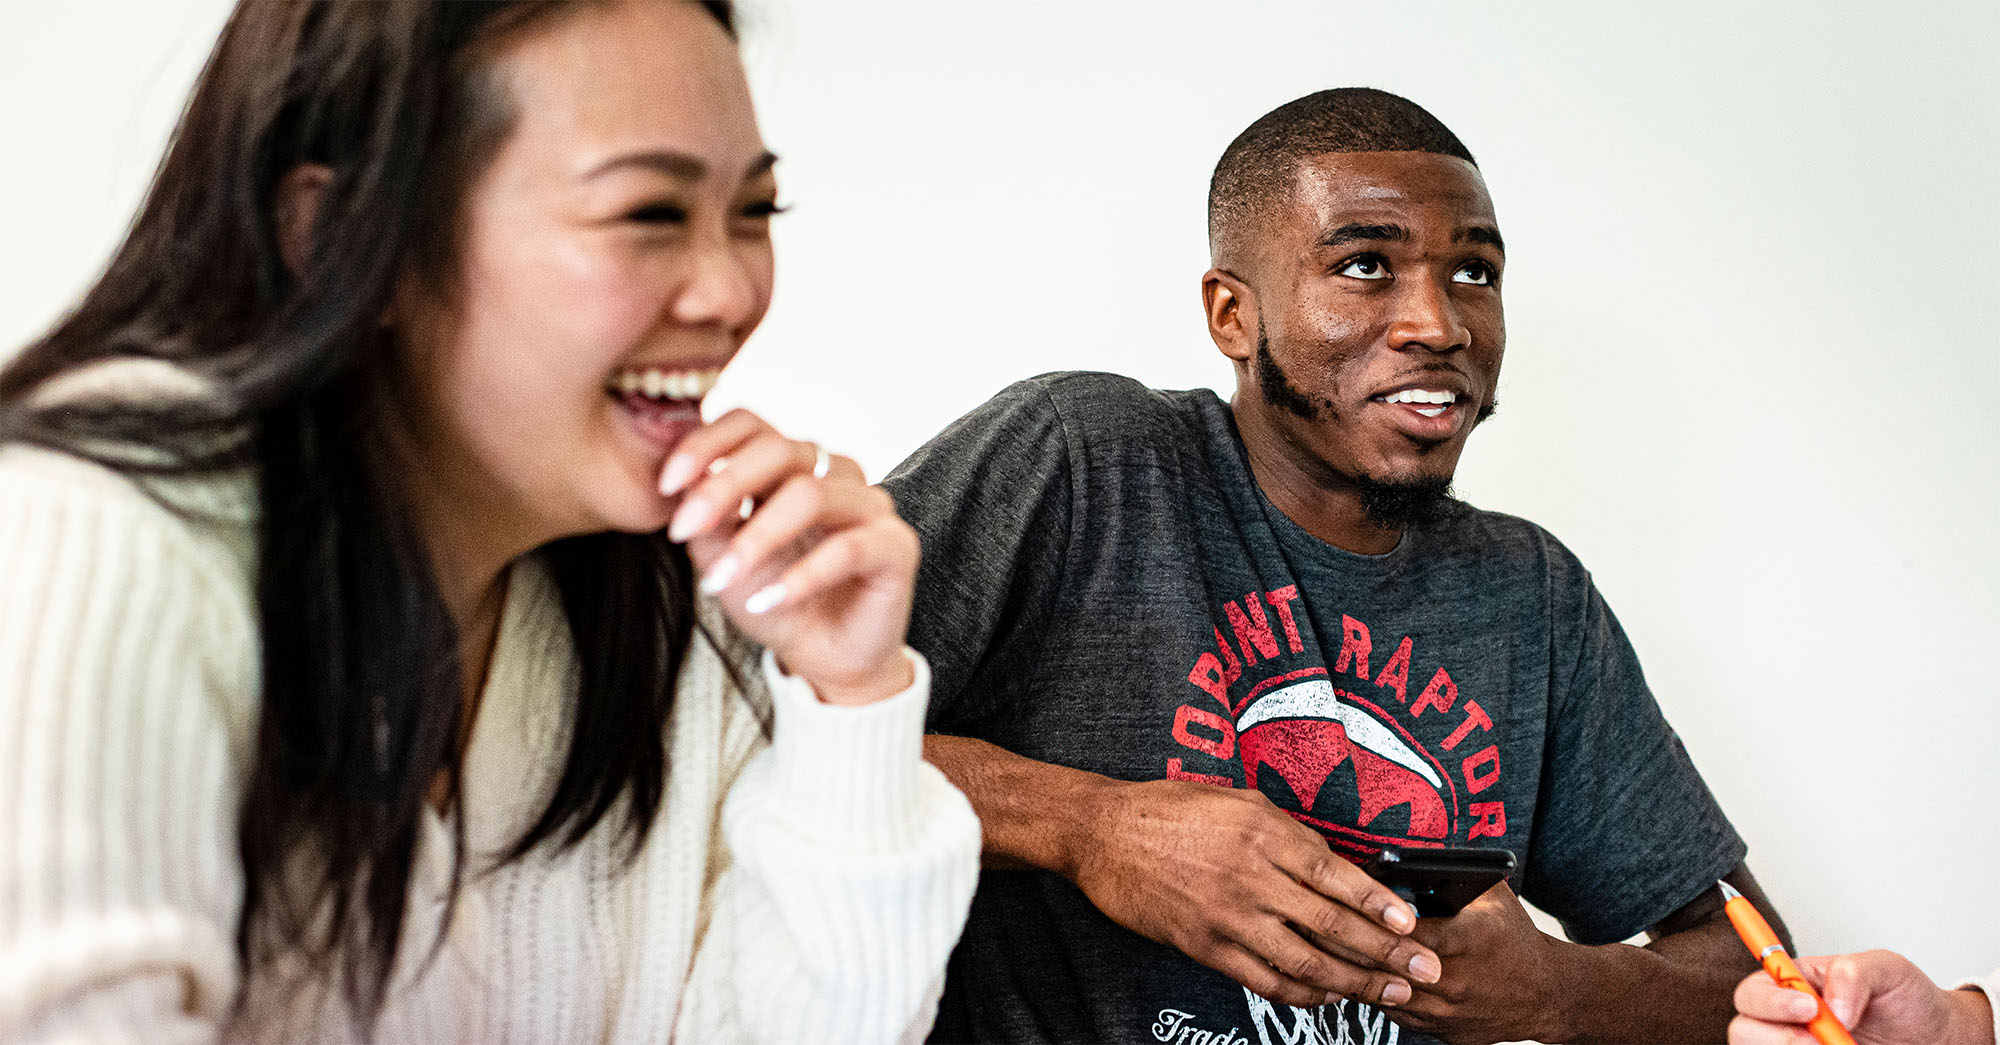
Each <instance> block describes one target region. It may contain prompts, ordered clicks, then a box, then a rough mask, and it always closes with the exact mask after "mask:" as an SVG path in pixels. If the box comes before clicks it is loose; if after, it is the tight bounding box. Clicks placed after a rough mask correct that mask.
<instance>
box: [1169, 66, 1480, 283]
mask: <svg viewBox="0 0 2000 1045" xmlns="http://www.w3.org/2000/svg"><path fill="white" fill-rule="evenodd" d="M1328 152H1435V153H1440V154H1442V155H1445V156H1456V157H1458V158H1459V159H1461V160H1464V161H1465V162H1467V163H1470V164H1472V165H1473V166H1475V167H1477V166H1478V165H1479V161H1477V160H1475V159H1473V158H1472V153H1471V152H1470V151H1468V150H1467V149H1466V147H1465V145H1464V143H1462V142H1460V141H1459V140H1458V135H1456V134H1453V133H1451V129H1450V128H1448V127H1446V126H1445V125H1444V124H1443V123H1441V122H1439V120H1438V118H1437V117H1435V116H1432V115H1431V114H1430V113H1429V112H1428V111H1426V110H1425V109H1424V107H1423V106H1421V105H1418V104H1417V103H1415V102H1413V101H1410V100H1409V99H1408V98H1404V97H1402V96H1400V95H1394V94H1390V93H1389V92H1387V91H1378V90H1375V89H1374V88H1372V87H1336V88H1333V89H1331V90H1326V91H1315V92H1314V93H1312V94H1308V95H1306V96H1305V97H1303V98H1299V99H1296V100H1293V101H1289V102H1286V103H1285V104H1283V105H1280V106H1278V107H1277V108H1275V109H1272V110H1271V111H1270V112H1267V113H1265V114H1264V115H1263V116H1261V117H1258V119H1257V122H1255V123H1253V124H1251V125H1250V126H1249V127H1247V128H1244V130H1243V133H1242V134H1239V135H1237V136H1236V140H1235V141H1233V142H1230V143H1229V148H1227V149H1224V150H1222V159H1221V160H1218V161H1217V162H1216V164H1215V176H1214V177H1213V178H1211V179H1210V180H1209V183H1208V249H1209V252H1210V253H1211V254H1214V255H1215V256H1216V261H1217V263H1218V264H1219V263H1221V260H1222V259H1221V248H1222V244H1223V242H1224V240H1225V239H1227V238H1228V235H1229V234H1230V233H1231V232H1233V231H1234V230H1236V229H1239V228H1242V227H1245V226H1247V225H1249V224H1250V223H1251V220H1252V218H1253V217H1254V216H1255V215H1256V214H1257V213H1258V212H1259V211H1260V210H1262V209H1264V208H1266V207H1268V206H1269V205H1270V204H1271V203H1272V202H1273V201H1274V200H1278V199H1283V198H1285V196H1286V195H1287V194H1288V193H1290V191H1291V183H1292V176H1293V174H1294V172H1295V171H1297V169H1298V164H1299V161H1300V160H1303V159H1305V158H1306V157H1308V156H1313V155H1317V154H1320V153H1328Z"/></svg>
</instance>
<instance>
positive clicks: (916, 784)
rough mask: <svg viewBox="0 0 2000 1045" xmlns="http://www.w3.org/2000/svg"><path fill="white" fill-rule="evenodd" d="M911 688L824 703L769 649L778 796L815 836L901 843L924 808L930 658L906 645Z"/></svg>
mask: <svg viewBox="0 0 2000 1045" xmlns="http://www.w3.org/2000/svg"><path fill="white" fill-rule="evenodd" d="M903 655H904V656H906V657H908V658H910V666H911V668H912V669H914V670H913V672H912V673H913V674H914V675H915V676H916V677H915V678H914V679H913V680H912V681H911V683H910V688H908V689H906V690H904V691H902V692H901V693H898V694H896V695H895V696H892V697H886V698H884V699H882V700H878V701H875V702H874V703H872V704H863V705H861V706H859V707H850V706H842V705H835V704H823V703H821V702H820V700H819V697H818V695H817V694H815V693H814V692H813V688H812V686H811V685H810V684H809V683H807V682H806V681H805V680H804V679H800V678H795V677H793V676H791V675H787V674H785V673H784V672H783V671H781V670H780V669H779V668H778V661H777V658H776V657H774V656H772V655H771V652H770V651H769V650H765V651H764V665H763V667H764V678H765V680H766V681H767V682H768V683H769V684H770V688H771V702H772V706H773V720H774V721H773V725H772V736H771V755H772V765H771V787H772V798H773V799H774V800H775V801H776V803H777V805H778V807H779V808H780V809H782V810H783V811H784V812H783V813H782V814H781V815H783V816H784V817H785V819H787V820H790V821H792V822H793V824H794V825H795V826H796V827H798V828H799V829H801V830H803V831H804V832H806V833H807V834H809V835H810V836H811V837H813V838H814V839H815V840H817V841H820V842H823V843H825V844H828V845H832V846H836V847H839V848H846V849H855V850H864V849H865V850H874V851H899V850H902V849H906V848H909V847H911V846H913V845H915V844H916V841H917V838H918V835H919V834H920V833H921V832H920V829H921V827H922V822H923V818H924V809H923V792H922V786H921V785H922V776H921V772H922V770H923V768H924V708H925V705H926V704H927V703H928V702H929V700H930V692H931V666H930V662H929V661H926V660H925V659H924V656H923V654H921V653H918V652H917V651H916V650H913V649H910V648H909V647H907V646H905V647H904V648H903Z"/></svg>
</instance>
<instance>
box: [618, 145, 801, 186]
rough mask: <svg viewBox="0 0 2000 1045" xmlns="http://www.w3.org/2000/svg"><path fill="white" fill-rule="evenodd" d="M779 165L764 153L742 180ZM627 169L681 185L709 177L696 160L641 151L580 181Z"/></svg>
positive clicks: (620, 157)
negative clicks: (658, 175) (649, 172)
mask: <svg viewBox="0 0 2000 1045" xmlns="http://www.w3.org/2000/svg"><path fill="white" fill-rule="evenodd" d="M777 162H778V156H777V154H776V153H774V152H771V151H769V150H766V151H764V152H762V153H760V154H759V155H758V156H757V158H756V159H755V160H752V161H751V162H750V166H749V167H748V168H747V169H746V170H745V171H744V172H743V176H744V177H745V178H754V177H757V176H758V175H760V174H763V173H765V172H766V171H769V170H770V169H771V168H772V167H773V166H775V165H776V164H777ZM627 167H640V168H644V169H646V170H653V171H658V172H660V173H661V174H664V175H666V176H668V177H670V178H676V179H679V180H681V181H700V180H701V179H702V178H704V177H706V176H707V175H708V163H707V161H705V160H703V159H702V158H701V157H699V156H694V155H691V154H689V153H685V152H675V151H673V150H671V149H642V150H639V151H638V152H628V153H623V154H620V155H617V156H613V157H612V158H610V159H608V160H605V161H604V162H603V163H600V164H598V165H597V166H595V167H592V168H591V169H589V170H587V171H585V172H584V173H583V178H582V180H584V181H590V180H592V179H595V178H600V177H603V176H604V175H606V174H609V173H611V172H613V171H617V170H623V169H625V168H627Z"/></svg>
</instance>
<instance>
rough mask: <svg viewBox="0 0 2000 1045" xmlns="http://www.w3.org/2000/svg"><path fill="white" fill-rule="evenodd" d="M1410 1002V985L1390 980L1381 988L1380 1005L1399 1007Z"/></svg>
mask: <svg viewBox="0 0 2000 1045" xmlns="http://www.w3.org/2000/svg"><path fill="white" fill-rule="evenodd" d="M1409 1000H1410V985H1409V984H1407V983H1404V982H1403V981H1401V980H1391V981H1389V985H1388V986H1387V987H1384V988H1382V1004H1384V1005H1401V1004H1403V1003H1404V1002H1406V1001H1409Z"/></svg>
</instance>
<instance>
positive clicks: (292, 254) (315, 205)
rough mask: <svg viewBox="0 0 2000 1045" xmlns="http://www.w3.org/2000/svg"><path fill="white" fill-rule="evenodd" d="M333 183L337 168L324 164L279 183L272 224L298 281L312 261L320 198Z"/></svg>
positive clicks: (302, 166)
mask: <svg viewBox="0 0 2000 1045" xmlns="http://www.w3.org/2000/svg"><path fill="white" fill-rule="evenodd" d="M332 181H333V168H331V167H328V166H327V165H326V164H323V163H302V164H299V165H298V166H296V167H293V168H292V169H291V170H289V171H286V172H285V176H284V177H282V178H279V179H278V191H277V192H276V193H275V194H274V197H273V200H272V204H273V208H272V209H273V214H272V219H271V223H272V225H273V226H274V227H275V229H276V231H277V236H278V255H279V256H280V257H282V258H284V260H285V268H286V269H287V270H289V271H290V272H291V274H292V277H293V278H294V279H296V278H298V277H299V276H300V275H302V274H303V273H304V272H305V270H306V264H307V262H309V261H311V260H312V235H313V224H314V222H316V221H318V220H319V201H320V197H322V196H324V195H325V194H326V187H327V185H328V184H329V183H330V182H332Z"/></svg>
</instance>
